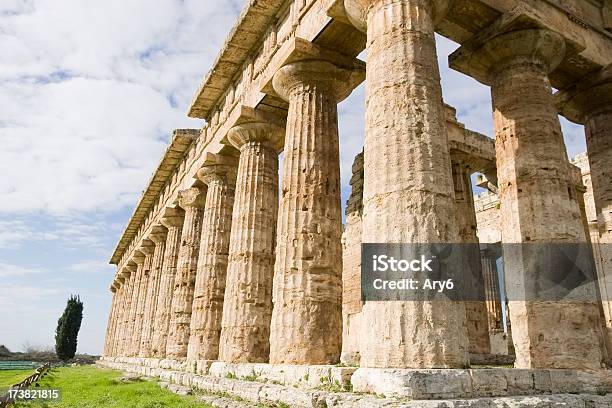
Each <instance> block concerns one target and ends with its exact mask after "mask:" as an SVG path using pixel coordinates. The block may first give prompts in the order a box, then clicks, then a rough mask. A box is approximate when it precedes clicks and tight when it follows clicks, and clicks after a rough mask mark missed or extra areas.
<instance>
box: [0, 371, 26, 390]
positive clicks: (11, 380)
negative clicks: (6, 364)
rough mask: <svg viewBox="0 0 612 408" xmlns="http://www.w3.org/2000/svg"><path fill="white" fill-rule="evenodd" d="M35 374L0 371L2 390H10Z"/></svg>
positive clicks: (0, 386)
mask: <svg viewBox="0 0 612 408" xmlns="http://www.w3.org/2000/svg"><path fill="white" fill-rule="evenodd" d="M32 374H34V370H0V389H1V388H8V387H10V386H11V385H13V384H17V383H18V382H21V381H23V380H25V379H26V377H28V376H29V375H32Z"/></svg>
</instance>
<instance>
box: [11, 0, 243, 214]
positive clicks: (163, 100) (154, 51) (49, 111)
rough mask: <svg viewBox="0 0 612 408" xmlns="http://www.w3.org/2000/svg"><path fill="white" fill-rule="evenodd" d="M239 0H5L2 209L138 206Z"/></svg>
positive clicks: (185, 122)
mask: <svg viewBox="0 0 612 408" xmlns="http://www.w3.org/2000/svg"><path fill="white" fill-rule="evenodd" d="M237 3H238V2H236V1H233V2H227V1H226V0H219V1H207V2H206V4H203V3H202V2H201V1H199V0H187V1H177V0H156V1H155V2H154V3H151V2H150V1H148V0H129V1H125V0H110V1H105V2H94V3H92V2H86V1H80V0H33V1H25V0H23V1H10V2H8V3H6V2H3V5H2V8H0V27H2V29H1V30H0V54H1V55H3V58H2V59H1V60H0V107H1V109H0V144H1V145H2V146H3V151H2V160H0V172H1V173H2V174H10V177H3V178H2V179H0V195H2V197H3V198H4V199H3V200H0V212H4V213H16V212H32V211H43V212H46V213H51V214H63V213H69V212H71V211H98V210H104V211H112V210H116V209H119V208H122V207H125V206H133V205H134V203H135V201H136V199H137V197H138V195H139V194H140V191H141V190H142V188H143V186H144V185H145V183H146V180H147V179H148V177H149V175H150V172H151V171H152V170H153V168H154V166H155V164H156V163H157V162H158V160H159V156H160V154H161V152H162V151H163V149H164V148H165V143H166V141H167V138H168V135H169V134H170V133H171V131H172V129H174V128H177V127H184V126H193V127H199V126H201V121H194V120H189V119H187V118H186V114H185V113H186V110H187V105H188V102H189V101H190V99H191V97H192V95H193V92H194V91H195V89H196V88H197V85H198V84H199V82H200V80H201V78H202V76H203V75H204V74H205V73H206V71H207V69H208V68H209V65H210V64H211V62H212V61H213V59H214V56H215V55H216V53H217V52H218V47H219V43H221V41H222V39H223V38H224V36H225V35H226V33H227V31H228V29H229V27H230V26H231V23H232V22H233V20H234V18H235V14H236V10H237ZM228 5H230V7H228Z"/></svg>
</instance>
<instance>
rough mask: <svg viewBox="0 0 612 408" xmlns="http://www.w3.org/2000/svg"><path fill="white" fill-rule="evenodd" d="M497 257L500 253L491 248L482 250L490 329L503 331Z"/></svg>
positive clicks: (481, 257)
mask: <svg viewBox="0 0 612 408" xmlns="http://www.w3.org/2000/svg"><path fill="white" fill-rule="evenodd" d="M497 258H499V255H498V254H497V253H495V252H494V251H492V250H491V249H483V250H481V251H480V259H481V263H482V275H483V280H484V287H485V300H486V302H487V315H488V321H489V331H496V332H500V331H503V327H502V326H503V316H502V304H501V292H500V289H499V273H498V271H497Z"/></svg>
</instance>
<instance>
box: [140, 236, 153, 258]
mask: <svg viewBox="0 0 612 408" xmlns="http://www.w3.org/2000/svg"><path fill="white" fill-rule="evenodd" d="M138 250H139V251H140V252H142V253H143V254H144V255H145V256H146V255H153V251H154V250H155V243H154V242H153V241H151V240H150V239H148V238H145V239H143V240H142V242H141V243H140V246H139V247H138Z"/></svg>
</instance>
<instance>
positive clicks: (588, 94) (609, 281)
mask: <svg viewBox="0 0 612 408" xmlns="http://www.w3.org/2000/svg"><path fill="white" fill-rule="evenodd" d="M556 99H557V105H558V106H559V108H560V111H561V113H562V114H564V115H565V116H566V117H567V118H568V119H570V120H572V121H574V122H577V123H581V124H584V126H585V133H586V142H587V153H588V157H589V167H590V169H591V183H592V185H593V199H594V201H595V211H596V213H597V224H598V228H599V239H598V242H593V244H594V245H597V246H598V248H597V250H596V251H595V253H596V255H598V256H599V258H600V262H598V264H599V265H601V266H602V267H601V268H599V269H600V270H598V274H599V287H600V292H601V297H602V302H603V310H604V315H605V326H606V329H605V330H606V337H607V348H608V353H612V65H609V66H607V67H605V68H604V69H602V70H601V71H599V72H597V73H595V74H594V75H591V76H589V77H587V78H586V79H584V80H583V81H581V82H580V83H578V84H576V85H575V86H573V87H571V88H569V89H567V90H563V91H561V92H559V93H558V94H557V95H556Z"/></svg>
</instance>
